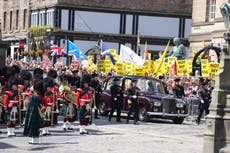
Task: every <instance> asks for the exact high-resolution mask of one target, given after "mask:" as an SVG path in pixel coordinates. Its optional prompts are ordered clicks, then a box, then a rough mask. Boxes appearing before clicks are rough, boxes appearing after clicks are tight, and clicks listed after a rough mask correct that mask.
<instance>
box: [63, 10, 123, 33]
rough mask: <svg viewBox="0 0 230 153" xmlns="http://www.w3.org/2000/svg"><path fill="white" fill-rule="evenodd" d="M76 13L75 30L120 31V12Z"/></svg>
mask: <svg viewBox="0 0 230 153" xmlns="http://www.w3.org/2000/svg"><path fill="white" fill-rule="evenodd" d="M74 14H75V17H74V31H85V32H103V33H115V34H116V33H119V29H120V15H119V14H114V13H101V12H87V11H75V12H74ZM63 22H64V21H62V24H64V23H63Z"/></svg>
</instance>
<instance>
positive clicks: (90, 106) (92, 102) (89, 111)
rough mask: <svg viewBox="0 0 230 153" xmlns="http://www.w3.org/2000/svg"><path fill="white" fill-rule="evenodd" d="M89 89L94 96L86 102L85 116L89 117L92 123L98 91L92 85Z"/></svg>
mask: <svg viewBox="0 0 230 153" xmlns="http://www.w3.org/2000/svg"><path fill="white" fill-rule="evenodd" d="M89 91H90V93H91V95H92V97H91V99H90V100H85V104H86V115H85V118H86V119H88V121H89V124H92V121H93V109H94V108H96V100H95V94H96V91H95V89H94V88H92V87H90V90H89Z"/></svg>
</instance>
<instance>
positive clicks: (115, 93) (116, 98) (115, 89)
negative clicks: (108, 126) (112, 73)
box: [109, 78, 122, 122]
mask: <svg viewBox="0 0 230 153" xmlns="http://www.w3.org/2000/svg"><path fill="white" fill-rule="evenodd" d="M110 91H111V108H112V109H111V111H110V114H109V121H111V118H112V117H113V113H114V111H115V109H116V110H117V122H121V106H122V102H121V100H122V90H121V86H120V79H119V78H114V85H112V86H111V88H110Z"/></svg>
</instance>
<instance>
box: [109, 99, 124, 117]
mask: <svg viewBox="0 0 230 153" xmlns="http://www.w3.org/2000/svg"><path fill="white" fill-rule="evenodd" d="M115 110H117V121H120V120H121V102H120V100H117V101H112V109H111V111H110V113H109V120H111V118H112V117H113V113H114V111H115Z"/></svg>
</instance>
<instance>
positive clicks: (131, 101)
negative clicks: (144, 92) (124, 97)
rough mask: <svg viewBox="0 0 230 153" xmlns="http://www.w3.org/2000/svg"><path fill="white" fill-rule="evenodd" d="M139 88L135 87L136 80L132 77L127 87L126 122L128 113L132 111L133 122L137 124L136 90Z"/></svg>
mask: <svg viewBox="0 0 230 153" xmlns="http://www.w3.org/2000/svg"><path fill="white" fill-rule="evenodd" d="M139 91H140V89H139V88H138V87H137V80H136V79H133V80H132V83H131V87H130V88H129V89H128V110H129V112H128V116H127V120H126V123H129V119H130V115H131V114H132V112H133V113H134V124H137V121H138V102H137V98H138V92H139Z"/></svg>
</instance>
